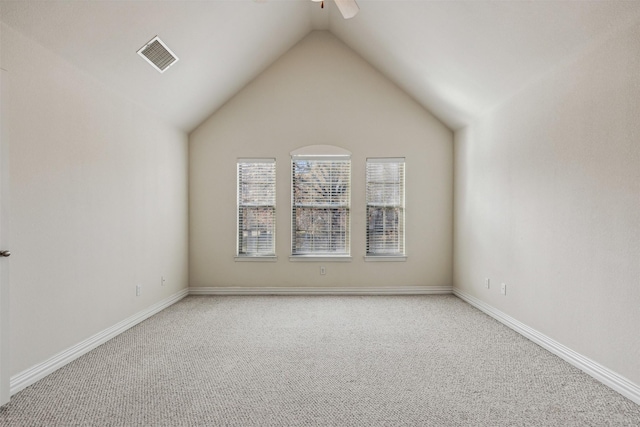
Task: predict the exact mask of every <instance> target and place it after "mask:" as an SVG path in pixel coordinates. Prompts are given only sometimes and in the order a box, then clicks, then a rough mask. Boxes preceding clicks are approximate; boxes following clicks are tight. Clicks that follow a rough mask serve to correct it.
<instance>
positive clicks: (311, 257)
mask: <svg viewBox="0 0 640 427" xmlns="http://www.w3.org/2000/svg"><path fill="white" fill-rule="evenodd" d="M314 148H316V150H314ZM317 148H320V149H317ZM314 153H320V154H314ZM298 161H310V162H313V161H319V162H344V163H347V164H348V174H347V178H348V181H347V193H348V195H347V201H346V205H343V206H340V207H339V208H341V209H345V208H346V223H345V240H344V244H345V251H344V252H343V253H342V252H333V251H329V252H306V253H303V252H297V250H296V242H297V241H296V235H297V231H298V230H297V224H296V219H297V216H296V195H295V188H296V182H295V167H296V162H298ZM290 173H291V175H290V178H291V210H290V212H291V221H290V225H291V246H290V255H289V260H290V261H309V262H313V261H318V262H320V261H338V262H341V261H343V262H344V261H347V262H348V261H350V260H351V188H352V180H351V174H352V163H351V153H350V152H348V151H347V150H344V149H342V148H339V147H333V146H309V147H304V148H303V149H299V150H296V151H294V152H292V153H291V169H290ZM306 208H311V209H313V208H312V207H309V206H306ZM317 209H327V207H326V205H324V206H321V207H317ZM336 209H338V208H336Z"/></svg>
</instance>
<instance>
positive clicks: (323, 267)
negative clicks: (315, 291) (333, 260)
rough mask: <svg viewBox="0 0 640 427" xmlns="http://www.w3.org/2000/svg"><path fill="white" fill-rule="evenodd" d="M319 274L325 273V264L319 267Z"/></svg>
mask: <svg viewBox="0 0 640 427" xmlns="http://www.w3.org/2000/svg"><path fill="white" fill-rule="evenodd" d="M320 274H322V275H323V276H324V275H325V274H327V269H326V268H325V266H324V265H323V266H322V267H320Z"/></svg>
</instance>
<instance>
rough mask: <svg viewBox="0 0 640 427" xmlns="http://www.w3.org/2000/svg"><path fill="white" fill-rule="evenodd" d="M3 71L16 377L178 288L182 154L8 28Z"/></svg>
mask: <svg viewBox="0 0 640 427" xmlns="http://www.w3.org/2000/svg"><path fill="white" fill-rule="evenodd" d="M2 66H3V67H4V68H6V69H7V70H8V73H9V76H10V81H11V85H10V88H9V91H8V96H7V98H6V99H3V102H6V104H5V105H4V107H6V109H5V110H6V112H7V117H6V121H7V123H8V129H7V130H8V137H9V145H10V150H9V153H8V154H9V163H10V176H9V179H10V186H9V203H10V218H9V220H10V224H11V228H10V230H11V235H10V238H11V242H12V244H11V252H12V253H13V255H12V256H11V258H10V292H11V308H10V310H11V373H12V374H16V373H18V372H20V371H22V370H24V369H26V368H29V367H31V366H33V365H35V364H37V363H39V362H42V361H44V360H46V359H47V358H49V357H51V356H53V355H55V354H56V353H58V352H60V351H62V350H65V349H67V348H69V347H70V346H72V345H75V344H77V343H79V342H80V341H82V340H84V339H86V338H88V337H89V336H91V335H93V334H95V333H97V332H100V331H102V330H104V329H105V328H107V327H110V326H112V325H114V324H116V323H117V322H119V321H121V320H124V319H125V318H127V317H129V316H131V315H133V314H134V313H136V312H139V311H141V310H142V309H144V308H146V307H149V306H151V305H152V304H154V303H156V302H158V301H160V300H161V299H163V298H165V297H167V296H169V295H171V294H174V293H176V292H177V291H178V290H179V289H181V288H185V287H186V286H187V273H188V271H187V231H188V224H187V220H188V217H187V208H188V206H187V165H188V163H187V161H188V158H187V136H186V135H185V134H184V133H182V132H179V131H177V130H175V129H173V128H171V127H169V126H166V125H165V124H163V123H162V122H160V121H158V120H156V119H155V118H153V117H152V116H150V115H149V114H148V113H147V112H146V111H145V110H142V109H141V108H139V107H137V106H135V105H134V104H132V103H131V102H129V101H127V100H126V99H125V98H123V97H122V96H120V95H118V94H116V93H114V92H112V91H110V90H108V89H106V88H105V87H104V86H103V85H101V84H100V83H98V82H97V81H95V80H93V79H92V78H90V77H88V76H87V75H86V74H84V73H83V72H81V71H80V70H78V69H76V68H74V67H73V66H71V65H69V64H68V63H66V62H65V61H63V60H62V59H61V58H59V57H57V56H55V55H53V54H52V53H50V52H49V51H47V50H45V49H43V48H42V47H41V46H39V45H37V44H36V43H33V42H31V41H30V40H28V39H26V38H24V37H22V36H21V35H19V34H18V33H16V32H15V31H13V30H12V29H10V28H9V27H7V26H3V28H2ZM150 72H153V71H150ZM3 119H5V118H4V117H3ZM3 196H4V195H3ZM162 275H164V276H165V277H166V278H167V282H166V286H165V287H161V285H160V278H161V276H162ZM136 284H141V285H142V287H143V288H142V295H141V296H139V297H136V294H135V285H136Z"/></svg>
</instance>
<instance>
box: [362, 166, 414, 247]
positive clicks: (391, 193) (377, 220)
mask: <svg viewBox="0 0 640 427" xmlns="http://www.w3.org/2000/svg"><path fill="white" fill-rule="evenodd" d="M404 165H405V162H404V158H370V159H367V256H376V255H381V256H394V255H396V256H404V255H405V250H404Z"/></svg>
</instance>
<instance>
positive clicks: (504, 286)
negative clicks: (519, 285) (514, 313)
mask: <svg viewBox="0 0 640 427" xmlns="http://www.w3.org/2000/svg"><path fill="white" fill-rule="evenodd" d="M500 293H501V294H502V295H506V294H507V284H506V283H503V284H501V285H500Z"/></svg>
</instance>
